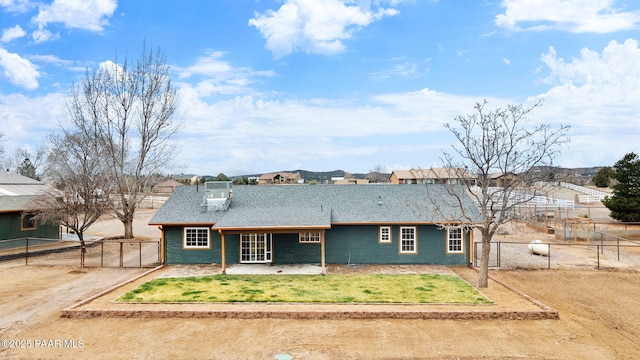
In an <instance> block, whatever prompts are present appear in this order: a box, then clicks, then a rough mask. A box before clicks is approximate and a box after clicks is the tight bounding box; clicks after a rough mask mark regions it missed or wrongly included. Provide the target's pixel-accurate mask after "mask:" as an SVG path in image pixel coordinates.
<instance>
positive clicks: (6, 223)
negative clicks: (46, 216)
mask: <svg viewBox="0 0 640 360" xmlns="http://www.w3.org/2000/svg"><path fill="white" fill-rule="evenodd" d="M21 225H22V213H21V212H8V213H0V240H7V239H21V238H27V237H28V238H44V239H58V238H59V237H60V230H59V227H58V225H52V224H43V223H39V224H38V225H37V226H36V229H35V230H21Z"/></svg>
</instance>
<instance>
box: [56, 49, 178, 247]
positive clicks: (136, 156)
mask: <svg viewBox="0 0 640 360" xmlns="http://www.w3.org/2000/svg"><path fill="white" fill-rule="evenodd" d="M116 61H117V60H116ZM169 71H170V68H169V65H168V64H167V61H166V56H165V55H164V53H162V52H161V51H160V50H159V49H158V50H157V51H156V52H155V53H154V52H152V51H150V50H147V49H146V47H144V48H143V51H142V54H141V55H140V57H139V58H138V59H137V61H136V62H135V63H134V64H131V63H130V62H129V61H128V59H125V61H124V62H123V63H122V64H116V63H111V62H107V63H103V66H102V67H101V68H100V69H99V70H97V71H95V72H93V73H92V74H90V73H89V72H87V74H86V75H85V78H84V80H83V81H82V83H81V84H78V85H77V86H75V87H74V88H73V90H72V93H71V99H70V100H69V101H68V102H67V104H66V105H67V110H68V114H69V119H70V121H71V126H72V127H73V128H74V129H76V130H77V131H78V132H80V133H82V136H83V137H84V138H88V139H96V144H97V146H98V147H99V148H100V153H99V157H100V159H101V161H102V162H103V164H104V166H103V169H104V173H103V175H105V176H107V177H108V178H109V179H110V180H111V181H112V182H113V186H114V193H113V194H112V195H113V199H112V200H113V201H112V203H111V204H112V210H113V212H114V213H115V216H116V217H117V218H118V219H119V220H120V221H122V223H123V225H124V238H126V239H129V238H132V237H133V218H134V215H135V211H136V210H137V208H138V206H139V205H140V203H141V202H142V200H143V199H144V198H145V196H147V195H148V194H149V192H150V191H151V190H152V188H153V186H154V185H155V184H156V183H157V182H158V181H160V178H161V176H160V175H159V174H161V173H162V170H163V169H164V168H165V166H167V165H168V164H169V163H170V162H171V160H172V159H173V158H174V157H175V154H176V152H175V146H174V144H172V143H171V139H172V137H173V135H174V134H175V133H176V131H177V129H178V126H179V124H178V123H176V122H173V121H172V118H173V115H174V112H175V108H176V100H177V93H176V90H175V89H174V88H173V86H172V84H171V79H170V73H169Z"/></svg>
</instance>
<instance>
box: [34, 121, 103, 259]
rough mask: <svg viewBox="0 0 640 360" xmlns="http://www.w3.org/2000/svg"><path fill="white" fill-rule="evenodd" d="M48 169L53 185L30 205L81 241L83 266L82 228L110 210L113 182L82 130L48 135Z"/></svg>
mask: <svg viewBox="0 0 640 360" xmlns="http://www.w3.org/2000/svg"><path fill="white" fill-rule="evenodd" d="M51 145H52V149H55V150H54V151H52V152H51V153H50V154H49V163H50V164H51V167H50V168H49V171H48V176H49V179H50V180H51V184H52V188H51V190H50V191H49V192H48V193H45V194H42V196H40V197H38V199H37V200H35V201H34V202H33V203H32V204H31V205H30V207H31V209H32V211H33V212H34V213H35V214H36V215H35V218H36V219H37V220H39V221H42V222H46V223H51V224H56V225H64V226H66V227H68V228H69V229H71V230H72V231H73V232H74V233H75V234H76V235H77V236H78V239H79V240H80V247H81V249H82V251H81V254H82V255H81V265H82V266H84V253H85V248H86V247H85V239H84V233H85V231H86V230H87V229H88V228H89V227H90V226H91V225H92V224H93V223H95V222H96V221H97V220H98V219H99V218H100V217H101V216H102V215H104V214H105V213H106V212H108V211H109V209H110V205H109V201H108V197H107V194H108V193H109V191H110V190H111V189H110V186H111V185H112V182H111V181H110V180H109V179H108V177H107V176H104V174H103V173H102V164H101V159H100V157H99V156H96V152H98V151H99V150H98V149H99V148H98V147H97V146H96V143H95V141H94V140H93V139H88V138H85V137H84V136H83V134H82V133H76V134H69V133H66V134H64V135H63V136H55V135H53V136H52V137H51Z"/></svg>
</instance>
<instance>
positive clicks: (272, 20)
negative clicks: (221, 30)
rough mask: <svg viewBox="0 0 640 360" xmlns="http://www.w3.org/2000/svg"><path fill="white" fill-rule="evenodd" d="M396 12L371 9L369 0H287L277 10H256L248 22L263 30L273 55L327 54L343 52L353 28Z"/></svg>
mask: <svg viewBox="0 0 640 360" xmlns="http://www.w3.org/2000/svg"><path fill="white" fill-rule="evenodd" d="M397 14H398V11H397V10H395V9H393V8H382V7H376V8H375V9H373V10H372V9H371V5H370V2H368V1H361V2H360V4H358V5H354V4H351V2H350V1H340V0H322V1H320V0H287V1H285V3H284V4H283V5H282V6H281V7H280V9H278V10H276V11H274V10H267V11H266V12H264V13H262V14H258V13H256V14H255V15H254V18H252V19H250V20H249V25H252V26H255V27H256V28H257V29H258V30H259V31H260V32H261V33H262V36H264V38H265V39H266V40H267V44H266V47H267V49H269V50H270V51H271V52H272V53H273V55H274V57H276V58H280V57H283V56H286V55H288V54H291V53H292V52H294V51H304V52H308V53H317V54H326V55H330V54H336V53H341V52H343V51H344V50H345V45H344V43H343V41H344V40H346V39H349V38H351V36H352V35H353V33H355V32H356V31H358V30H360V29H362V28H363V27H365V26H367V25H369V24H370V23H372V22H374V21H376V20H380V19H381V18H383V17H385V16H394V15H397Z"/></svg>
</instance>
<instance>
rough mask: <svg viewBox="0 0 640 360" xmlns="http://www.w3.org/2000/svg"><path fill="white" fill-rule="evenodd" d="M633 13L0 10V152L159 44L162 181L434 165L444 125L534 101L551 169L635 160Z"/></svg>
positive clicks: (576, 6)
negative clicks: (171, 128) (547, 133)
mask: <svg viewBox="0 0 640 360" xmlns="http://www.w3.org/2000/svg"><path fill="white" fill-rule="evenodd" d="M639 30H640V3H639V2H638V1H631V0H627V1H614V0H564V1H560V0H555V1H554V0H535V1H534V0H504V1H499V0H496V1H478V0H469V1H463V0H459V1H445V0H440V1H436V0H434V1H430V0H360V1H355V0H352V1H350V0H342V1H340V0H279V1H265V0H233V1H231V0H228V1H222V0H220V1H197V0H191V1H168V0H136V1H115V0H55V1H29V0H0V31H1V33H0V132H2V133H4V134H5V141H4V143H3V146H4V149H5V158H6V157H8V156H10V155H11V154H13V152H14V151H15V149H17V148H24V149H27V150H29V151H32V152H33V151H35V150H36V149H37V148H38V147H39V146H40V145H41V144H43V143H44V142H46V139H47V135H48V134H49V133H51V132H53V131H57V129H58V125H59V124H60V123H63V122H64V120H65V113H64V110H63V104H64V101H65V98H66V96H67V95H68V94H69V90H70V88H71V85H72V83H73V82H74V81H79V80H80V79H81V78H82V75H83V74H84V72H85V70H86V69H89V70H93V69H96V68H97V67H99V66H100V64H101V63H103V62H106V61H115V60H116V55H117V57H118V58H119V59H120V60H121V59H122V58H124V57H125V56H127V55H128V56H129V57H130V58H133V59H135V58H136V57H137V56H138V54H139V53H140V51H141V49H142V44H143V42H146V44H147V46H148V47H150V48H157V47H160V48H161V49H162V50H163V51H164V52H165V53H166V55H167V58H168V62H169V63H170V65H171V67H172V81H173V83H174V85H175V87H176V88H177V90H178V92H179V101H178V111H177V113H176V119H182V120H183V122H184V124H183V126H182V128H181V131H180V133H179V134H178V135H177V136H176V138H175V142H176V146H177V147H178V149H180V155H179V158H178V159H177V162H176V165H175V166H172V167H170V168H168V169H167V172H169V173H198V174H213V175H215V174H218V173H220V172H223V173H225V174H227V175H237V174H249V173H263V172H271V171H280V170H293V169H305V170H313V171H326V170H334V169H343V170H347V171H350V172H368V171H369V170H371V169H373V168H374V167H376V166H378V165H382V166H383V167H385V168H386V169H387V170H388V171H391V170H394V169H407V168H419V167H422V168H424V167H429V166H439V165H441V160H440V158H441V156H442V149H450V146H451V144H453V143H454V141H455V140H454V138H453V135H451V134H450V133H449V132H448V130H446V129H445V128H444V127H443V124H444V123H447V122H451V121H452V120H453V118H454V117H455V116H456V115H464V114H471V113H473V111H474V109H473V107H474V105H475V104H476V102H481V101H483V99H487V100H488V101H489V103H488V105H487V106H488V108H489V109H493V108H497V107H504V106H506V105H507V104H521V103H522V104H523V105H525V106H526V105H531V104H533V103H534V102H535V101H536V100H537V99H539V98H544V104H543V106H542V107H540V108H537V109H535V110H534V112H533V114H532V121H533V123H547V124H551V125H553V126H558V125H560V124H564V125H570V126H571V130H570V132H569V136H570V139H571V142H570V144H569V145H568V146H567V147H565V148H563V149H562V154H561V155H560V157H558V158H557V159H556V160H555V164H556V165H558V166H564V167H587V166H602V165H613V164H614V163H615V162H616V161H617V160H619V159H620V158H622V157H623V156H624V154H626V153H628V152H632V151H633V152H636V153H638V152H640V149H639V145H638V144H639V139H640V119H639V114H640V45H639V43H638V42H639V41H640V31H639Z"/></svg>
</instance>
